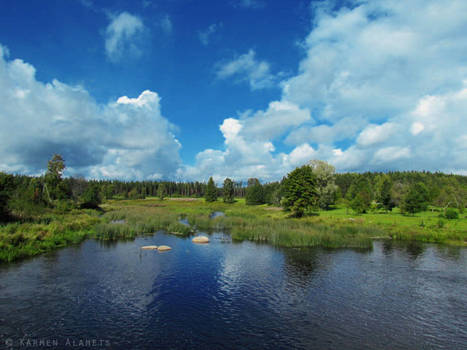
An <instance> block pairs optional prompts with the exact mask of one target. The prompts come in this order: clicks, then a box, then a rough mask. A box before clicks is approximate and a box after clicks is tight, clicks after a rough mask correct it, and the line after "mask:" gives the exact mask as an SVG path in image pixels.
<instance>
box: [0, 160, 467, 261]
mask: <svg viewBox="0 0 467 350" xmlns="http://www.w3.org/2000/svg"><path fill="white" fill-rule="evenodd" d="M65 167H66V165H65V160H64V159H63V158H62V157H61V156H60V155H58V154H56V155H54V156H53V157H52V159H50V161H49V162H48V164H47V171H46V172H45V174H44V175H42V176H26V175H17V174H7V173H0V222H1V224H0V261H12V260H15V259H18V258H21V257H27V256H32V255H36V254H40V253H41V252H45V251H48V250H51V249H55V248H58V247H63V246H66V245H69V244H73V243H79V242H81V241H82V240H84V239H86V238H88V237H92V238H96V239H104V240H113V239H121V238H124V239H133V238H135V237H136V236H138V235H141V234H154V232H157V231H158V230H165V231H167V232H172V233H175V234H179V235H187V234H191V233H193V232H196V230H200V229H204V230H207V231H209V230H213V229H217V230H224V231H228V232H230V233H231V235H232V238H233V239H239V240H243V239H247V240H253V241H262V242H270V243H272V244H275V245H281V246H294V247H295V246H326V247H365V248H368V247H370V246H371V240H372V239H374V238H386V239H387V238H389V239H399V240H418V241H425V242H436V243H448V244H454V245H465V244H466V242H467V230H466V224H465V222H466V220H465V219H466V216H465V206H466V204H467V177H466V176H461V175H453V174H443V173H431V172H426V171H422V172H419V171H404V172H398V171H396V172H366V173H336V172H335V169H334V167H333V166H332V165H330V164H328V163H326V162H324V161H320V160H312V161H310V162H309V163H308V164H306V165H304V166H302V167H298V168H296V169H295V170H293V171H291V172H290V173H289V174H286V175H285V176H284V178H283V179H282V180H281V181H278V182H270V183H261V182H260V181H259V179H256V178H250V179H248V181H246V182H235V181H233V180H231V179H229V178H226V179H224V180H223V182H221V183H217V184H216V182H215V181H214V179H213V178H212V177H211V178H210V179H209V181H207V183H204V182H171V181H131V182H125V181H119V180H112V181H111V180H86V179H84V178H74V177H64V176H63V173H64V170H65ZM217 210H220V211H223V212H225V213H226V216H225V217H222V218H219V219H216V220H210V214H211V213H212V212H214V211H217ZM181 217H185V218H186V220H187V222H189V223H190V224H189V226H184V225H182V224H180V222H179V220H180V218H181Z"/></svg>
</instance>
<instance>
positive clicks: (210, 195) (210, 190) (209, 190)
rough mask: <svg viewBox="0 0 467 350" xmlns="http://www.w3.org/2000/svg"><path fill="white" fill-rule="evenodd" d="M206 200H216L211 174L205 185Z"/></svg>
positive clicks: (215, 188)
mask: <svg viewBox="0 0 467 350" xmlns="http://www.w3.org/2000/svg"><path fill="white" fill-rule="evenodd" d="M205 198H206V202H215V201H217V187H216V184H215V183H214V180H213V179H212V176H211V177H210V178H209V181H208V185H207V187H206V196H205Z"/></svg>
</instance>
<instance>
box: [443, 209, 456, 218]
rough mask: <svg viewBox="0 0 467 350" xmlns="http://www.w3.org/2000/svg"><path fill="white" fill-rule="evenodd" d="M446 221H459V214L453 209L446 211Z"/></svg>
mask: <svg viewBox="0 0 467 350" xmlns="http://www.w3.org/2000/svg"><path fill="white" fill-rule="evenodd" d="M444 216H445V217H446V219H449V220H453V219H459V213H458V212H457V211H456V210H455V209H452V208H448V209H446V213H445V214H444Z"/></svg>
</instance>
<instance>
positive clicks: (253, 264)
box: [219, 242, 283, 294]
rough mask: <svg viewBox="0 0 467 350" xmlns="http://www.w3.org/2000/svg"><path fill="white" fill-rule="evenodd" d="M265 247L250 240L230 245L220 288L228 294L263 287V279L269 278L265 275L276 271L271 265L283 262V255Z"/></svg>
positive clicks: (220, 280) (226, 253) (223, 262)
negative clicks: (261, 284)
mask: <svg viewBox="0 0 467 350" xmlns="http://www.w3.org/2000/svg"><path fill="white" fill-rule="evenodd" d="M264 248H265V247H264V246H262V245H256V244H253V243H250V242H243V243H241V244H232V245H229V246H228V248H227V249H226V250H225V254H224V257H223V258H224V259H223V261H222V264H221V267H220V269H221V270H220V273H219V286H220V289H221V290H222V291H224V292H225V293H227V294H235V293H236V292H237V291H238V290H240V289H242V288H244V289H245V290H251V288H252V287H253V288H255V287H256V288H258V287H261V286H260V283H261V281H262V282H263V283H264V282H265V281H267V280H268V279H265V278H264V276H265V275H267V274H271V273H274V271H273V269H271V266H274V265H276V266H280V265H282V263H283V259H282V256H280V255H279V254H277V253H276V252H275V251H274V250H273V249H271V248H270V247H267V249H264ZM276 271H277V269H276ZM252 284H253V285H252Z"/></svg>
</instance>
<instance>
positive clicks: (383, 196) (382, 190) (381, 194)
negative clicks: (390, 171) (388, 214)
mask: <svg viewBox="0 0 467 350" xmlns="http://www.w3.org/2000/svg"><path fill="white" fill-rule="evenodd" d="M391 189H392V182H391V179H390V178H389V176H387V175H385V176H384V177H383V178H382V181H381V183H380V185H379V191H378V203H379V205H380V206H381V207H382V208H384V210H386V211H391V210H392V208H394V206H395V204H394V201H393V200H392V196H391Z"/></svg>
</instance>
